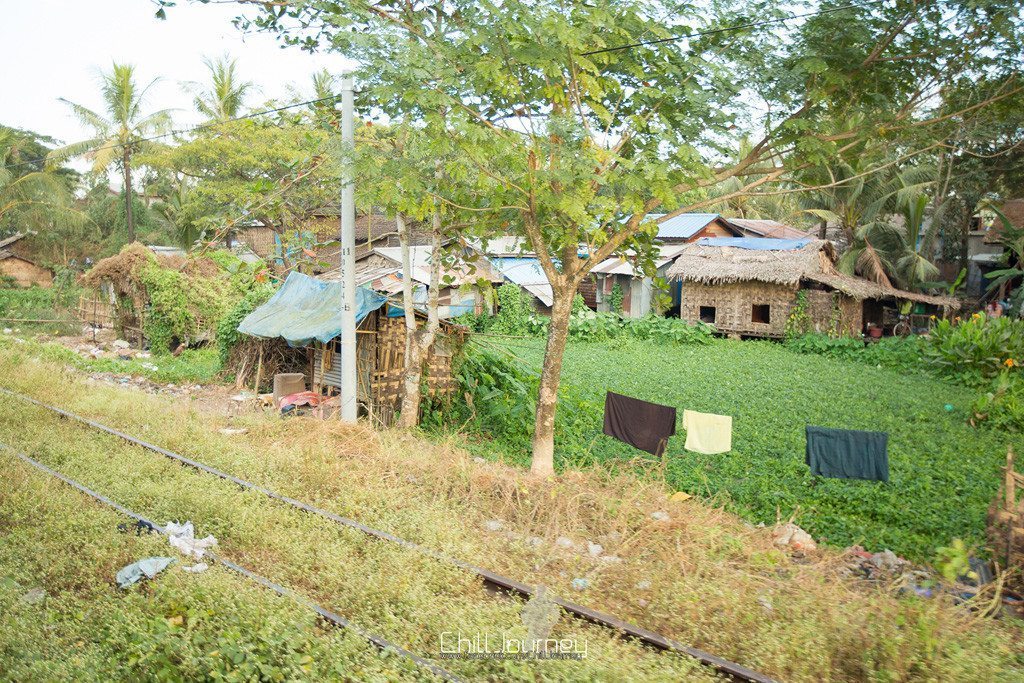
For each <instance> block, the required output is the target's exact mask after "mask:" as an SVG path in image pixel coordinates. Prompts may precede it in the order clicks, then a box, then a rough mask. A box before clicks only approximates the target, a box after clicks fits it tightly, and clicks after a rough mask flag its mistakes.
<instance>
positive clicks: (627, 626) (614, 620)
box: [0, 387, 774, 683]
mask: <svg viewBox="0 0 1024 683" xmlns="http://www.w3.org/2000/svg"><path fill="white" fill-rule="evenodd" d="M0 393H3V394H6V395H8V396H11V397H12V398H16V399H19V400H21V401H25V402H27V403H30V404H32V405H35V406H37V407H39V408H43V409H45V410H48V411H50V412H52V413H54V414H56V415H58V416H60V417H62V418H65V419H68V420H72V421H76V422H78V423H80V424H83V425H86V426H88V427H91V428H93V429H95V430H97V431H101V432H104V433H106V434H110V435H112V436H115V437H117V438H119V439H122V440H124V441H125V442H127V443H130V444H132V445H135V446H138V447H141V448H144V449H146V450H149V451H151V452H154V453H157V454H160V455H162V456H164V457H166V458H169V459H171V460H174V461H176V462H178V463H180V464H182V465H184V466H186V467H190V468H193V469H196V470H199V471H201V472H204V473H207V474H211V475H213V476H216V477H219V478H220V479H223V480H226V481H230V482H232V483H233V484H236V485H237V486H239V487H241V488H244V489H248V490H252V491H256V492H259V493H261V494H263V495H265V496H267V497H268V498H271V499H273V500H275V501H278V502H280V503H283V504H285V505H288V506H291V507H293V508H296V509H298V510H301V511H303V512H306V513H308V514H312V515H317V516H319V517H322V518H325V519H327V520H330V521H332V522H334V523H336V524H339V525H342V526H345V527H348V528H351V529H355V530H357V531H360V532H362V533H364V534H366V535H367V536H370V537H372V538H375V539H377V540H380V541H383V542H386V543H391V544H395V545H398V546H401V547H403V548H406V549H408V550H412V551H414V552H417V553H421V554H423V555H425V556H427V557H430V558H432V559H434V560H436V561H438V562H442V563H445V564H448V565H450V566H454V567H458V568H459V569H462V570H464V571H467V572H469V573H471V574H474V575H476V576H477V577H479V578H480V579H481V580H482V581H483V583H484V585H485V587H487V588H489V589H490V590H492V591H494V592H502V593H506V594H512V595H518V596H520V597H523V598H525V599H529V598H531V597H533V596H534V595H535V594H536V589H535V588H534V587H532V586H529V585H527V584H524V583H522V582H519V581H516V580H514V579H511V578H509V577H506V576H502V575H500V574H497V573H495V572H492V571H490V570H488V569H484V568H482V567H477V566H475V565H473V564H470V563H468V562H464V561H462V560H459V559H456V558H452V557H449V556H447V555H445V554H443V553H441V552H439V551H436V550H434V549H432V548H428V547H426V546H422V545H419V544H417V543H413V542H411V541H408V540H405V539H403V538H400V537H398V536H395V535H394V534H391V533H388V532H386V531H381V530H379V529H375V528H373V527H370V526H367V525H365V524H363V523H361V522H358V521H356V520H353V519H348V518H346V517H342V516H341V515H338V514H335V513H333V512H330V511H329V510H323V509H321V508H318V507H315V506H313V505H310V504H308V503H305V502H303V501H300V500H297V499H295V498H291V497H288V496H285V495H282V494H280V493H277V492H275V491H272V490H271V489H268V488H266V487H264V486H260V485H259V484H255V483H252V482H249V481H246V480H245V479H241V478H239V477H236V476H234V475H232V474H229V473H227V472H223V471H221V470H218V469H216V468H214V467H211V466H209V465H206V464H204V463H202V462H200V461H198V460H195V459H193V458H189V457H186V456H184V455H181V454H179V453H175V452H174V451H171V450H168V449H166V448H163V447H161V446H158V445H156V444H153V443H150V442H148V441H145V440H143V439H139V438H137V437H135V436H132V435H130V434H127V433H125V432H123V431H121V430H118V429H115V428H113V427H110V426H108V425H105V424H102V423H100V422H98V421H96V420H92V419H89V418H87V417H83V416H81V415H78V414H76V413H73V412H71V411H68V410H64V409H62V408H59V407H57V406H53V405H50V404H48V403H44V402H42V401H39V400H38V399H35V398H32V397H31V396H26V395H24V394H21V393H18V392H15V391H12V390H10V389H7V388H4V387H0ZM0 445H2V444H0ZM6 450H8V451H9V452H12V453H14V454H15V455H17V456H18V457H19V458H21V459H22V460H23V461H25V462H27V463H28V464H30V465H32V466H34V467H36V468H37V469H41V470H42V471H44V472H46V473H48V474H51V475H52V476H56V477H57V478H59V479H61V480H62V481H64V482H65V483H68V484H69V485H71V486H73V487H75V488H77V489H78V490H80V491H82V492H84V493H87V494H88V495H91V496H93V497H94V498H97V500H101V501H102V502H104V503H106V504H108V505H113V506H114V507H115V508H116V509H118V510H120V511H121V512H122V513H124V514H127V515H129V516H130V517H133V518H135V519H137V520H141V519H142V517H141V516H139V515H138V514H136V513H133V512H131V511H129V510H127V509H126V508H123V507H122V506H120V505H118V504H117V503H114V502H113V501H111V500H109V499H107V498H105V497H103V496H102V495H101V494H97V493H95V492H93V491H91V490H89V489H87V488H86V487H84V486H82V485H81V484H78V483H77V482H74V481H72V480H70V479H69V478H67V477H65V476H64V475H62V474H60V473H59V472H56V471H55V470H52V469H50V468H49V467H47V466H46V465H44V464H42V463H39V462H38V461H35V460H33V459H32V458H30V457H29V456H27V455H24V454H21V453H18V452H17V451H14V450H13V449H10V448H9V447H6ZM146 521H147V522H148V521H149V520H146ZM150 523H151V522H150ZM154 526H156V525H154ZM156 528H157V529H158V530H160V527H156ZM219 561H221V562H222V563H224V564H225V566H228V567H229V568H230V569H232V570H234V571H236V572H237V573H241V574H243V575H246V576H248V577H249V578H252V579H253V580H256V581H257V582H258V583H261V584H263V585H265V586H267V587H269V588H271V589H273V590H275V591H277V592H279V593H280V592H281V591H282V590H283V591H287V594H290V595H292V596H293V597H295V596H296V594H294V593H293V592H290V591H288V589H286V588H283V587H281V586H278V585H277V584H274V583H273V582H271V581H269V580H268V579H263V578H262V577H260V576H258V575H255V574H253V573H252V572H250V571H248V570H246V569H244V568H242V567H239V566H238V565H233V566H232V563H230V562H227V561H225V560H223V559H221V560H219ZM278 589H280V590H278ZM281 594H282V595H284V594H286V593H281ZM547 599H548V600H551V601H552V602H554V603H555V604H557V605H558V606H559V607H561V608H562V609H563V610H564V611H565V612H567V613H568V614H570V615H572V616H574V617H576V618H578V619H582V620H584V621H587V622H590V623H593V624H597V625H599V626H603V627H606V628H609V629H611V630H613V631H615V632H616V633H618V634H620V635H622V636H625V637H628V638H632V639H635V640H637V641H639V642H641V643H644V644H645V645H648V646H650V647H653V648H657V649H659V650H664V651H670V652H677V653H679V654H682V655H685V656H687V657H691V658H693V659H695V660H697V661H698V662H700V663H701V664H703V665H705V666H707V667H710V668H712V669H714V670H715V671H717V672H718V673H720V674H723V675H725V676H727V677H728V678H730V679H732V680H738V681H749V682H751V683H774V679H772V678H770V677H768V676H765V675H764V674H761V673H758V672H756V671H754V670H752V669H749V668H747V667H745V666H743V665H741V664H737V663H735V662H731V661H729V660H726V659H723V658H721V657H718V656H716V655H713V654H711V653H709V652H705V651H704V650H700V649H698V648H694V647H691V646H688V645H685V644H683V643H680V642H678V641H676V640H674V639H672V638H668V637H667V636H664V635H662V634H660V633H656V632H654V631H651V630H649V629H645V628H643V627H641V626H638V625H636V624H632V623H630V622H627V621H625V620H623V619H620V618H618V617H616V616H613V615H611V614H606V613H603V612H599V611H597V610H594V609H591V608H589V607H586V606H584V605H579V604H577V603H574V602H570V601H568V600H565V599H563V598H560V597H556V596H550V595H549V596H547ZM302 601H303V602H305V603H306V604H307V606H310V607H311V608H313V609H314V610H315V611H317V612H318V613H319V614H320V615H321V616H323V617H324V618H325V619H327V620H328V621H329V622H331V623H334V624H335V625H337V626H343V627H346V628H353V629H354V630H355V631H356V632H358V633H360V634H361V635H364V637H366V639H367V640H369V641H370V642H372V643H373V644H374V645H377V646H378V647H381V648H382V649H391V650H394V651H396V652H398V653H399V654H401V655H402V656H406V655H408V656H409V657H410V658H416V659H414V660H413V661H416V663H417V664H420V665H426V666H430V667H436V665H434V664H432V663H431V662H429V661H427V660H423V659H422V658H418V657H416V655H413V654H412V653H408V652H406V651H405V650H402V649H401V648H399V647H398V646H397V645H394V644H392V643H389V642H388V641H386V640H385V639H383V638H380V637H378V636H373V634H366V632H364V631H362V630H361V629H359V628H358V627H354V626H352V625H351V624H349V622H347V621H345V620H344V619H343V618H342V617H340V616H339V615H337V614H334V613H332V612H330V611H329V610H326V609H324V608H322V607H319V606H318V605H315V604H313V603H310V602H309V601H308V600H305V599H302ZM328 615H330V616H328ZM339 620H340V622H344V623H339ZM417 660H419V661H417ZM436 668H438V669H440V667H436ZM440 672H443V673H439V672H438V671H433V673H435V674H436V675H439V676H441V677H442V678H445V679H446V680H456V679H455V678H454V676H453V675H452V674H451V673H450V672H447V671H445V670H444V669H440Z"/></svg>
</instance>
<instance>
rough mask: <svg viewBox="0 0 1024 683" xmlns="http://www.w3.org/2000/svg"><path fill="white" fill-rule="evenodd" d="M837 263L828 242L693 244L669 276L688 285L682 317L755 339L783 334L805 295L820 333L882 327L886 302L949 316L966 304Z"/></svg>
mask: <svg viewBox="0 0 1024 683" xmlns="http://www.w3.org/2000/svg"><path fill="white" fill-rule="evenodd" d="M835 262H836V252H835V248H834V247H833V246H832V243H831V242H827V241H824V240H808V239H803V240H781V239H758V238H739V239H708V240H700V241H698V242H696V243H694V244H690V245H686V247H685V248H684V249H683V250H682V252H681V253H680V254H679V255H678V256H677V257H676V259H675V263H673V265H672V266H671V267H670V268H669V270H668V277H669V278H670V279H675V280H679V281H680V282H681V287H680V289H681V292H680V295H681V306H680V317H682V318H684V319H692V320H694V321H695V320H704V321H705V322H713V323H714V324H715V326H716V327H718V329H719V330H721V331H724V332H732V333H736V334H742V335H749V336H768V337H772V336H781V335H782V333H783V331H784V327H785V321H786V319H787V317H788V315H789V312H790V309H791V308H792V306H793V305H794V304H795V303H796V299H797V292H799V291H807V292H808V294H807V295H805V298H809V299H811V308H812V309H814V310H812V311H811V314H812V315H811V319H812V323H813V326H814V328H815V329H818V330H819V331H828V329H827V326H828V325H832V326H837V327H838V329H836V330H834V331H839V332H846V333H850V334H859V333H860V331H861V327H862V325H863V324H864V323H867V322H871V323H873V324H876V325H879V326H881V325H883V324H884V322H885V321H884V319H883V316H882V313H883V309H884V305H883V303H882V302H892V303H895V302H897V301H912V302H915V303H919V304H924V305H927V306H932V307H937V308H940V309H942V310H943V311H949V310H955V309H956V308H959V306H960V302H959V301H958V300H957V299H955V298H953V297H947V296H932V295H928V294H920V293H917V292H907V291H903V290H899V289H895V288H893V287H886V286H883V285H879V284H877V283H875V282H872V281H870V280H866V279H864V278H859V277H853V276H850V275H846V274H843V273H840V272H839V270H838V269H837V268H836V266H835ZM812 292H814V293H815V294H812ZM826 299H828V300H829V301H826ZM719 309H724V310H719ZM772 309H775V310H772ZM817 309H821V310H817ZM723 314H724V315H723ZM816 316H817V317H816ZM823 326H825V327H826V329H821V328H822V327H823Z"/></svg>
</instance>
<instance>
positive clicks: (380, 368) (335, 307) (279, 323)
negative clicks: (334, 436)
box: [238, 272, 462, 425]
mask: <svg viewBox="0 0 1024 683" xmlns="http://www.w3.org/2000/svg"><path fill="white" fill-rule="evenodd" d="M342 289H343V287H342V283H341V282H338V281H332V280H325V279H322V278H315V277H311V276H309V275H304V274H302V273H297V272H292V273H289V274H288V277H287V279H286V280H285V282H284V284H283V285H281V288H280V289H278V290H277V292H275V293H274V295H273V296H272V297H271V298H270V299H269V300H268V301H267V302H266V303H265V304H263V305H262V306H259V307H258V308H256V309H255V310H254V311H253V312H252V313H250V314H249V315H248V316H246V317H245V318H244V319H243V320H242V322H241V323H240V324H239V326H238V331H239V332H241V333H243V334H246V335H249V336H252V337H257V338H260V339H263V340H267V342H269V343H271V344H278V345H281V346H284V345H287V346H288V347H291V348H296V347H297V348H305V349H306V352H307V363H308V364H307V369H306V370H305V372H304V373H303V374H304V384H305V386H306V387H307V388H308V389H309V390H311V391H313V392H315V393H317V394H322V393H325V394H328V395H330V394H336V393H337V391H336V390H337V388H338V387H340V386H341V367H340V362H339V360H340V352H341V309H342V296H343V292H342ZM417 320H418V321H419V322H420V324H422V323H423V316H422V315H421V314H417ZM461 335H462V328H460V327H458V326H454V325H449V324H448V323H444V322H442V324H441V330H440V334H439V335H438V338H437V340H436V341H435V342H434V344H433V345H432V346H431V347H430V350H429V352H428V354H427V360H426V375H425V381H426V383H427V393H428V394H429V395H431V396H439V395H448V394H451V393H452V392H453V391H454V390H455V388H456V382H455V380H454V378H453V375H452V357H453V355H454V354H455V353H456V352H457V350H458V348H459V346H460V345H461V342H462V336H461ZM405 342H406V327H405V318H404V315H403V312H402V310H401V309H400V308H398V307H396V306H395V305H393V304H392V303H389V301H388V297H387V296H385V295H384V294H381V293H379V292H375V291H373V290H372V289H370V288H369V287H365V286H362V287H357V288H356V357H357V359H356V376H357V381H356V394H357V400H358V401H359V403H360V405H361V406H362V408H363V410H364V411H365V412H366V414H368V415H369V416H370V417H371V419H373V420H376V421H378V422H380V423H382V424H385V425H388V424H390V423H391V422H392V421H393V419H394V415H395V412H396V410H397V409H398V407H399V404H400V401H401V391H402V375H403V372H404V358H405Z"/></svg>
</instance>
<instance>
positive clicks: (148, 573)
mask: <svg viewBox="0 0 1024 683" xmlns="http://www.w3.org/2000/svg"><path fill="white" fill-rule="evenodd" d="M172 562H176V560H175V559H174V558H173V557H147V558H146V559H144V560H139V561H138V562H132V563H131V564H130V565H128V566H127V567H124V568H123V569H121V571H119V572H118V573H117V577H116V578H117V585H119V586H120V587H121V588H127V587H128V586H131V585H132V584H134V583H136V582H138V581H139V580H141V579H144V578H146V579H152V578H153V577H154V576H156V575H157V574H159V573H160V572H162V571H163V570H164V569H166V568H167V565H169V564H171V563H172Z"/></svg>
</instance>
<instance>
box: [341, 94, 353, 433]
mask: <svg viewBox="0 0 1024 683" xmlns="http://www.w3.org/2000/svg"><path fill="white" fill-rule="evenodd" d="M353 100H354V97H353V92H352V76H351V74H343V75H342V79H341V146H342V155H343V157H342V161H343V163H342V173H341V244H340V247H341V249H340V252H341V253H340V256H341V282H342V287H343V294H342V304H341V410H339V411H338V417H339V418H340V419H341V421H342V422H348V423H350V424H355V422H356V416H357V409H358V404H357V403H356V195H355V191H356V187H355V159H354V151H355V122H354V112H353V109H354V108H355V103H354V101H353Z"/></svg>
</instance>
